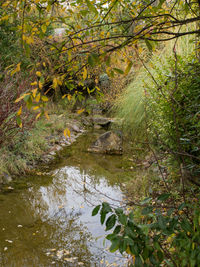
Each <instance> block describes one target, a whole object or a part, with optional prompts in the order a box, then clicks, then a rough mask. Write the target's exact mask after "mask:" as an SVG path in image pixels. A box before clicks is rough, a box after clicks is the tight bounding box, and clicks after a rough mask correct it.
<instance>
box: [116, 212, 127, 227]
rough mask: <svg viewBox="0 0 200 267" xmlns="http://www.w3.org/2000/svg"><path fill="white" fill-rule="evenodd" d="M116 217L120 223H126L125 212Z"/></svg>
mask: <svg viewBox="0 0 200 267" xmlns="http://www.w3.org/2000/svg"><path fill="white" fill-rule="evenodd" d="M118 218H119V221H120V223H121V224H123V225H126V223H127V216H126V215H125V214H120V215H119V216H118Z"/></svg>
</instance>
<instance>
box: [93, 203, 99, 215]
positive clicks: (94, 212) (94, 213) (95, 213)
mask: <svg viewBox="0 0 200 267" xmlns="http://www.w3.org/2000/svg"><path fill="white" fill-rule="evenodd" d="M100 207H101V205H98V206H96V207H95V208H94V209H93V211H92V216H95V215H97V213H98V212H99V210H100Z"/></svg>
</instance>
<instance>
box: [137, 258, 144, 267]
mask: <svg viewBox="0 0 200 267" xmlns="http://www.w3.org/2000/svg"><path fill="white" fill-rule="evenodd" d="M142 266H143V264H142V260H141V258H140V256H136V257H135V267H142Z"/></svg>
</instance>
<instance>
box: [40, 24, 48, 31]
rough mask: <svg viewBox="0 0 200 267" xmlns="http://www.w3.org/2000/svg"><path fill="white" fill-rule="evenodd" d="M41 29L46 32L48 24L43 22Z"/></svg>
mask: <svg viewBox="0 0 200 267" xmlns="http://www.w3.org/2000/svg"><path fill="white" fill-rule="evenodd" d="M41 30H42V32H43V33H45V32H46V30H47V26H46V24H43V25H42V27H41Z"/></svg>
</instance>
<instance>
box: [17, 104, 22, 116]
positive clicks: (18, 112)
mask: <svg viewBox="0 0 200 267" xmlns="http://www.w3.org/2000/svg"><path fill="white" fill-rule="evenodd" d="M21 113H22V106H21V107H20V108H19V110H18V111H17V115H18V116H20V115H21Z"/></svg>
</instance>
